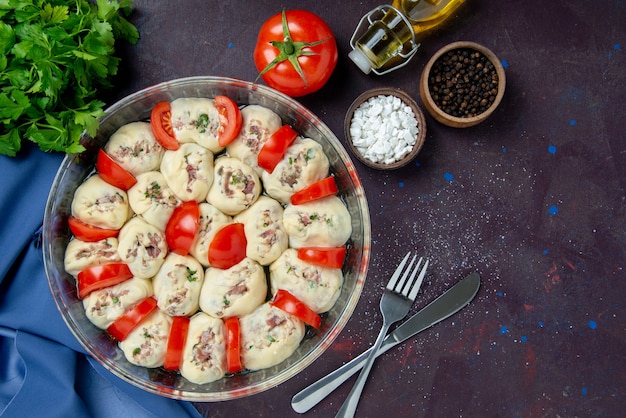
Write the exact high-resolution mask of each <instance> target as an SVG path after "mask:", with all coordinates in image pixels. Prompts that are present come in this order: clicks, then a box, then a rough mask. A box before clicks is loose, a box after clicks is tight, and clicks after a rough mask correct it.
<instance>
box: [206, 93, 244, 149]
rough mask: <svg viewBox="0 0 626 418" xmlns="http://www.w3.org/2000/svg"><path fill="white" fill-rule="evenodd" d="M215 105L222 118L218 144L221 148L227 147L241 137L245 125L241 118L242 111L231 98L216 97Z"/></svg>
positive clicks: (218, 132)
mask: <svg viewBox="0 0 626 418" xmlns="http://www.w3.org/2000/svg"><path fill="white" fill-rule="evenodd" d="M213 103H214V104H215V107H216V108H217V114H218V115H219V118H220V127H219V128H218V130H217V134H218V136H217V142H218V144H219V146H220V147H225V146H226V145H228V144H230V143H231V142H232V141H233V139H235V138H237V135H239V131H241V125H243V116H241V111H240V110H239V106H237V103H235V102H234V101H233V100H232V99H231V98H229V97H226V96H215V98H214V99H213Z"/></svg>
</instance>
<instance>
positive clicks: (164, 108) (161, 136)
mask: <svg viewBox="0 0 626 418" xmlns="http://www.w3.org/2000/svg"><path fill="white" fill-rule="evenodd" d="M150 126H151V127H152V133H153V134H154V137H155V138H156V140H157V141H158V143H159V144H161V146H162V147H163V148H165V149H169V150H172V151H175V150H177V149H178V148H179V147H180V144H179V143H178V140H177V139H176V137H175V136H174V128H173V126H172V106H170V103H169V102H159V103H157V104H156V105H155V106H154V107H153V108H152V112H151V113H150Z"/></svg>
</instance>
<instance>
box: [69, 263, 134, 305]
mask: <svg viewBox="0 0 626 418" xmlns="http://www.w3.org/2000/svg"><path fill="white" fill-rule="evenodd" d="M131 277H133V273H131V271H130V269H129V268H128V265H126V264H124V263H111V264H102V265H98V266H91V267H87V268H86V269H84V270H82V271H81V272H80V273H78V275H77V280H78V297H79V298H80V299H84V298H85V297H87V296H88V295H89V294H90V293H91V292H93V291H94V290H98V289H103V288H105V287H109V286H115V285H116V284H119V283H122V282H123V281H125V280H127V279H130V278H131Z"/></svg>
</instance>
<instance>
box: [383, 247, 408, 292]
mask: <svg viewBox="0 0 626 418" xmlns="http://www.w3.org/2000/svg"><path fill="white" fill-rule="evenodd" d="M410 255H411V252H410V251H409V252H408V253H406V255H405V256H404V258H403V259H402V261H401V262H400V264H399V265H398V267H397V268H396V271H394V272H393V275H392V276H391V279H389V283H387V289H389V290H393V288H394V287H396V283H397V282H398V278H400V273H402V269H403V268H404V265H405V264H406V261H407V260H408V259H409V256H410Z"/></svg>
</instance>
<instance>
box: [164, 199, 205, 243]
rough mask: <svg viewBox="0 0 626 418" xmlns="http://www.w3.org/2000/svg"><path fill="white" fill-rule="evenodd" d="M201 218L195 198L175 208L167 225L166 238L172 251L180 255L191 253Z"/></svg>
mask: <svg viewBox="0 0 626 418" xmlns="http://www.w3.org/2000/svg"><path fill="white" fill-rule="evenodd" d="M199 219H200V208H199V206H198V202H196V201H195V200H191V201H189V202H183V203H181V204H180V205H178V206H177V207H176V208H175V209H174V212H173V213H172V216H171V217H170V219H169V221H168V222H167V225H166V226H165V240H166V242H167V246H168V248H169V249H170V251H173V252H175V253H177V254H180V255H187V254H188V253H189V249H190V248H191V244H193V240H194V238H195V237H196V233H197V232H198V222H199Z"/></svg>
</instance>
